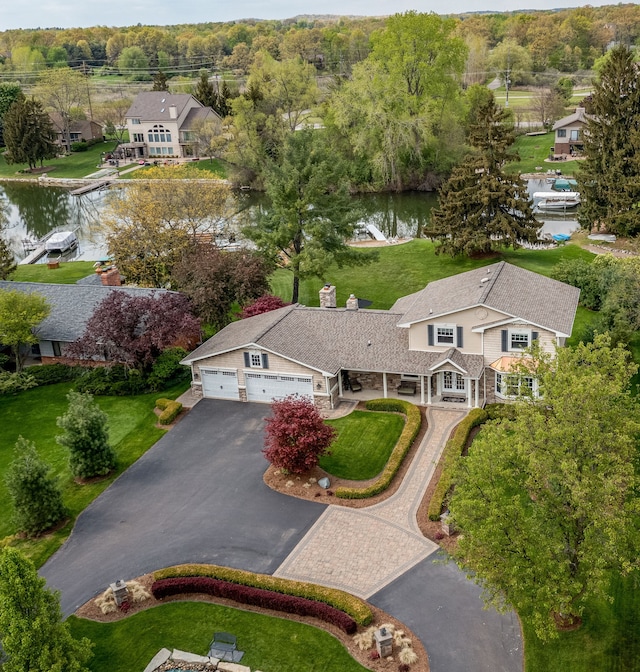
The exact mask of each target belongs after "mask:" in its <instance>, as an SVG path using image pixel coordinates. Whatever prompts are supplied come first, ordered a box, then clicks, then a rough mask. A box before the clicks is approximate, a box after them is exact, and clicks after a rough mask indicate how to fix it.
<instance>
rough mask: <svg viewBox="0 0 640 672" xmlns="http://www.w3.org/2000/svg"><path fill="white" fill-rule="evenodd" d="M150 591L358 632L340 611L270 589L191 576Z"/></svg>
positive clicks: (156, 585) (165, 581)
mask: <svg viewBox="0 0 640 672" xmlns="http://www.w3.org/2000/svg"><path fill="white" fill-rule="evenodd" d="M151 592H152V593H153V595H154V597H156V598H157V599H162V598H163V597H167V596H169V595H183V594H185V593H201V594H205V595H213V596H214V597H222V598H226V599H228V600H234V601H235V602H240V603H241V604H251V605H253V606H257V607H262V608H263V609H275V610H277V611H284V612H286V613H287V614H295V615H296V616H313V617H315V618H319V619H321V620H323V621H326V622H327V623H331V624H332V625H336V626H337V627H339V628H340V629H341V630H343V631H344V632H346V633H347V634H348V635H352V634H354V633H355V632H356V630H357V629H358V626H357V624H356V622H355V621H354V620H353V618H351V616H349V615H348V614H345V613H344V612H343V611H340V610H339V609H336V608H335V607H330V606H329V605H328V604H325V603H324V602H316V601H315V600H308V599H306V598H304V597H297V596H295V595H284V594H282V593H276V592H274V591H272V590H265V589H263V588H254V587H253V586H243V585H240V584H238V583H231V582H230V581H221V580H220V579H212V578H210V577H207V576H191V577H183V578H175V579H159V580H158V581H154V582H153V585H152V586H151Z"/></svg>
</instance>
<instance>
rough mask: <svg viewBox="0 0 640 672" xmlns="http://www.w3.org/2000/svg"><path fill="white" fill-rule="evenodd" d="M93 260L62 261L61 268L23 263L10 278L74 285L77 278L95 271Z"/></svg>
mask: <svg viewBox="0 0 640 672" xmlns="http://www.w3.org/2000/svg"><path fill="white" fill-rule="evenodd" d="M93 264H94V262H93V261H62V262H60V268H48V267H47V265H46V264H22V265H20V266H18V268H17V269H16V271H15V273H13V275H12V276H11V278H10V280H15V281H16V282H53V283H56V284H58V285H72V284H74V283H75V282H76V281H77V280H80V279H81V278H85V277H87V275H91V274H92V273H93V272H94V269H93Z"/></svg>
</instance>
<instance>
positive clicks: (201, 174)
mask: <svg viewBox="0 0 640 672" xmlns="http://www.w3.org/2000/svg"><path fill="white" fill-rule="evenodd" d="M150 163H153V161H151V162H150ZM180 165H181V166H184V167H186V169H187V171H188V172H189V177H190V178H192V179H194V180H197V179H207V178H214V177H215V178H219V179H226V178H227V177H228V174H229V171H228V169H227V164H226V163H225V162H224V161H220V160H219V159H213V160H209V159H200V161H192V162H190V163H184V164H180ZM129 167H130V166H129ZM123 178H126V179H133V180H135V179H138V180H139V179H147V169H146V168H140V169H139V170H136V171H134V172H132V173H127V174H126V175H123Z"/></svg>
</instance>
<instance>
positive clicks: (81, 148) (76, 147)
mask: <svg viewBox="0 0 640 672" xmlns="http://www.w3.org/2000/svg"><path fill="white" fill-rule="evenodd" d="M87 149H89V144H88V143H87V142H86V141H85V140H79V141H78V142H72V143H71V151H72V152H86V151H87Z"/></svg>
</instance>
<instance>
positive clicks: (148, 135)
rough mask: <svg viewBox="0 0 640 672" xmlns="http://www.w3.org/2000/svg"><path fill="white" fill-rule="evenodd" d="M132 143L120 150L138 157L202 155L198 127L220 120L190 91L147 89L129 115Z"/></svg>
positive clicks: (127, 116) (130, 155)
mask: <svg viewBox="0 0 640 672" xmlns="http://www.w3.org/2000/svg"><path fill="white" fill-rule="evenodd" d="M125 119H126V123H127V130H128V131H129V142H128V143H124V144H122V145H120V147H119V149H120V150H121V151H123V152H125V153H126V155H127V156H129V157H131V158H134V159H156V160H160V159H162V160H164V159H168V158H174V157H177V158H182V157H193V158H196V157H197V156H198V141H197V131H198V128H199V127H200V126H201V125H202V124H204V123H206V122H209V121H212V122H213V121H216V120H220V117H219V116H218V114H217V113H216V112H215V111H214V110H213V109H212V108H210V107H205V106H204V105H203V104H202V103H200V102H199V101H198V100H196V99H195V98H194V97H193V96H192V95H191V94H189V93H169V92H168V91H143V92H141V93H139V94H138V95H137V96H136V97H135V100H134V101H133V103H132V104H131V107H130V108H129V109H128V111H127V114H126V115H125Z"/></svg>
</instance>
